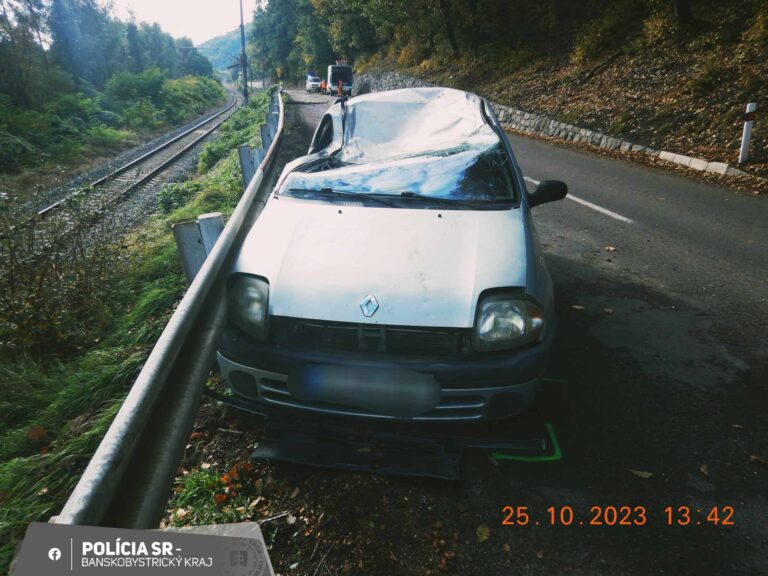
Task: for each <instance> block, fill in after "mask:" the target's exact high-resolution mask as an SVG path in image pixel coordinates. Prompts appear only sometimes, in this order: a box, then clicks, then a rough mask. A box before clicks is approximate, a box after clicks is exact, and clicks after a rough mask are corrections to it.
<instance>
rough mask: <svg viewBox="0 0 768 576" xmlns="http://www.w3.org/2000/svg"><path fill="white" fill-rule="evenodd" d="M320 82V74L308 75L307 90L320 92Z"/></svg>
mask: <svg viewBox="0 0 768 576" xmlns="http://www.w3.org/2000/svg"><path fill="white" fill-rule="evenodd" d="M320 82H322V80H320V77H319V76H311V75H309V76H307V84H306V88H307V92H320Z"/></svg>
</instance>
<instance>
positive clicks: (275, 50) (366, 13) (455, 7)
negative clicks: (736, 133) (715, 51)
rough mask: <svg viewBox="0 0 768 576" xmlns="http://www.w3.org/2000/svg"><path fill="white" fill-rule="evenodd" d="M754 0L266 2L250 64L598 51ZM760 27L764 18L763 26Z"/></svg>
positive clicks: (677, 31) (690, 25)
mask: <svg viewBox="0 0 768 576" xmlns="http://www.w3.org/2000/svg"><path fill="white" fill-rule="evenodd" d="M761 6H762V3H761V2H759V1H758V0H745V1H743V2H738V3H736V2H719V1H715V0H588V1H587V2H572V1H570V0H417V1H410V0H272V1H270V2H269V4H268V5H267V6H266V8H264V9H262V10H260V11H258V12H257V13H256V17H255V20H254V23H253V27H252V38H253V40H252V42H253V43H252V48H251V51H252V58H253V59H254V63H253V66H254V67H255V68H257V69H258V68H259V67H261V68H262V69H264V70H267V71H269V72H271V73H272V74H273V75H274V77H275V78H278V79H286V80H293V79H294V78H297V77H300V76H301V75H303V74H304V73H305V72H306V69H308V68H318V69H321V68H323V67H324V66H327V65H328V64H329V63H330V62H331V61H333V60H335V59H337V58H346V59H348V60H349V61H351V62H354V63H355V64H356V66H358V68H360V67H366V66H369V65H376V64H386V65H389V66H399V67H410V66H422V67H424V66H425V65H428V64H433V63H438V64H453V65H456V64H459V63H465V64H466V63H474V64H475V65H479V63H480V62H481V61H483V62H484V61H492V62H494V63H504V64H506V65H507V66H509V65H510V63H511V64H512V65H518V66H519V65H521V64H523V63H526V62H529V61H531V60H536V59H538V58H540V57H542V56H550V57H551V56H563V57H566V58H567V59H570V60H574V61H577V62H582V63H584V62H589V61H592V60H595V59H599V58H600V57H601V56H603V55H605V54H606V53H608V54H609V53H611V51H613V50H616V49H617V48H620V47H621V46H622V45H624V44H628V43H631V41H632V40H634V38H635V37H637V36H638V35H641V34H642V33H643V31H644V28H647V27H648V26H656V27H660V28H663V30H661V31H660V32H663V33H665V34H667V33H668V34H670V35H678V37H679V38H680V39H685V38H690V37H692V36H696V35H699V34H701V33H705V32H706V31H707V30H708V29H710V28H713V27H719V28H723V27H728V28H729V30H727V31H726V32H728V33H730V34H731V35H738V33H739V32H740V31H739V30H738V29H737V28H736V27H735V26H733V25H734V24H736V23H737V22H738V21H740V22H741V23H742V24H748V23H749V22H751V21H753V19H754V18H756V17H758V18H763V19H764V18H765V8H764V7H762V8H761ZM763 26H765V25H764V24H763Z"/></svg>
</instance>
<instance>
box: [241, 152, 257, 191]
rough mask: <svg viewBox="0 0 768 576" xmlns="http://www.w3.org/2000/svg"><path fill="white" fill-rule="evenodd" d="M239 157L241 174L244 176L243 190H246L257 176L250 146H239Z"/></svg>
mask: <svg viewBox="0 0 768 576" xmlns="http://www.w3.org/2000/svg"><path fill="white" fill-rule="evenodd" d="M237 155H238V156H239V157H240V172H241V173H242V174H243V190H245V189H246V188H248V183H249V182H250V181H251V180H252V179H253V176H254V174H256V165H255V164H254V163H253V153H252V151H251V147H250V146H238V147H237Z"/></svg>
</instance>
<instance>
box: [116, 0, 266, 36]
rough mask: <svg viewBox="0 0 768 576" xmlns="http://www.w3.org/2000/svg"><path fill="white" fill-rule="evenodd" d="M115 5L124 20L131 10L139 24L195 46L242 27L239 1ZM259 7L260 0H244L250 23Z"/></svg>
mask: <svg viewBox="0 0 768 576" xmlns="http://www.w3.org/2000/svg"><path fill="white" fill-rule="evenodd" d="M102 3H103V4H106V3H107V0H102ZM112 4H113V6H114V12H115V14H116V15H117V16H118V17H119V18H120V19H121V20H127V19H128V11H129V10H133V13H134V14H136V20H138V21H139V22H149V23H153V22H157V23H158V24H160V27H161V28H162V29H163V30H165V31H166V32H168V33H169V34H170V35H171V36H173V37H175V38H181V37H182V36H187V37H188V38H192V41H193V42H194V43H195V44H200V43H201V42H205V41H206V40H210V39H211V38H213V37H215V36H221V35H222V34H225V33H226V32H229V31H230V30H233V29H235V28H237V27H238V26H240V3H239V0H112ZM255 4H256V0H243V16H244V17H245V22H246V24H247V23H248V22H250V20H251V15H252V14H253V10H254V6H255Z"/></svg>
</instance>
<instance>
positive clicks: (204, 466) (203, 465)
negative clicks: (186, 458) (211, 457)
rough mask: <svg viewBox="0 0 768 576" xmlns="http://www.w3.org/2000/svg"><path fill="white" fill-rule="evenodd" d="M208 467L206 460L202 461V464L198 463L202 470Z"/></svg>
mask: <svg viewBox="0 0 768 576" xmlns="http://www.w3.org/2000/svg"><path fill="white" fill-rule="evenodd" d="M210 467H211V465H210V464H209V463H208V462H203V463H202V464H200V468H202V469H203V470H208V468H210Z"/></svg>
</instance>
